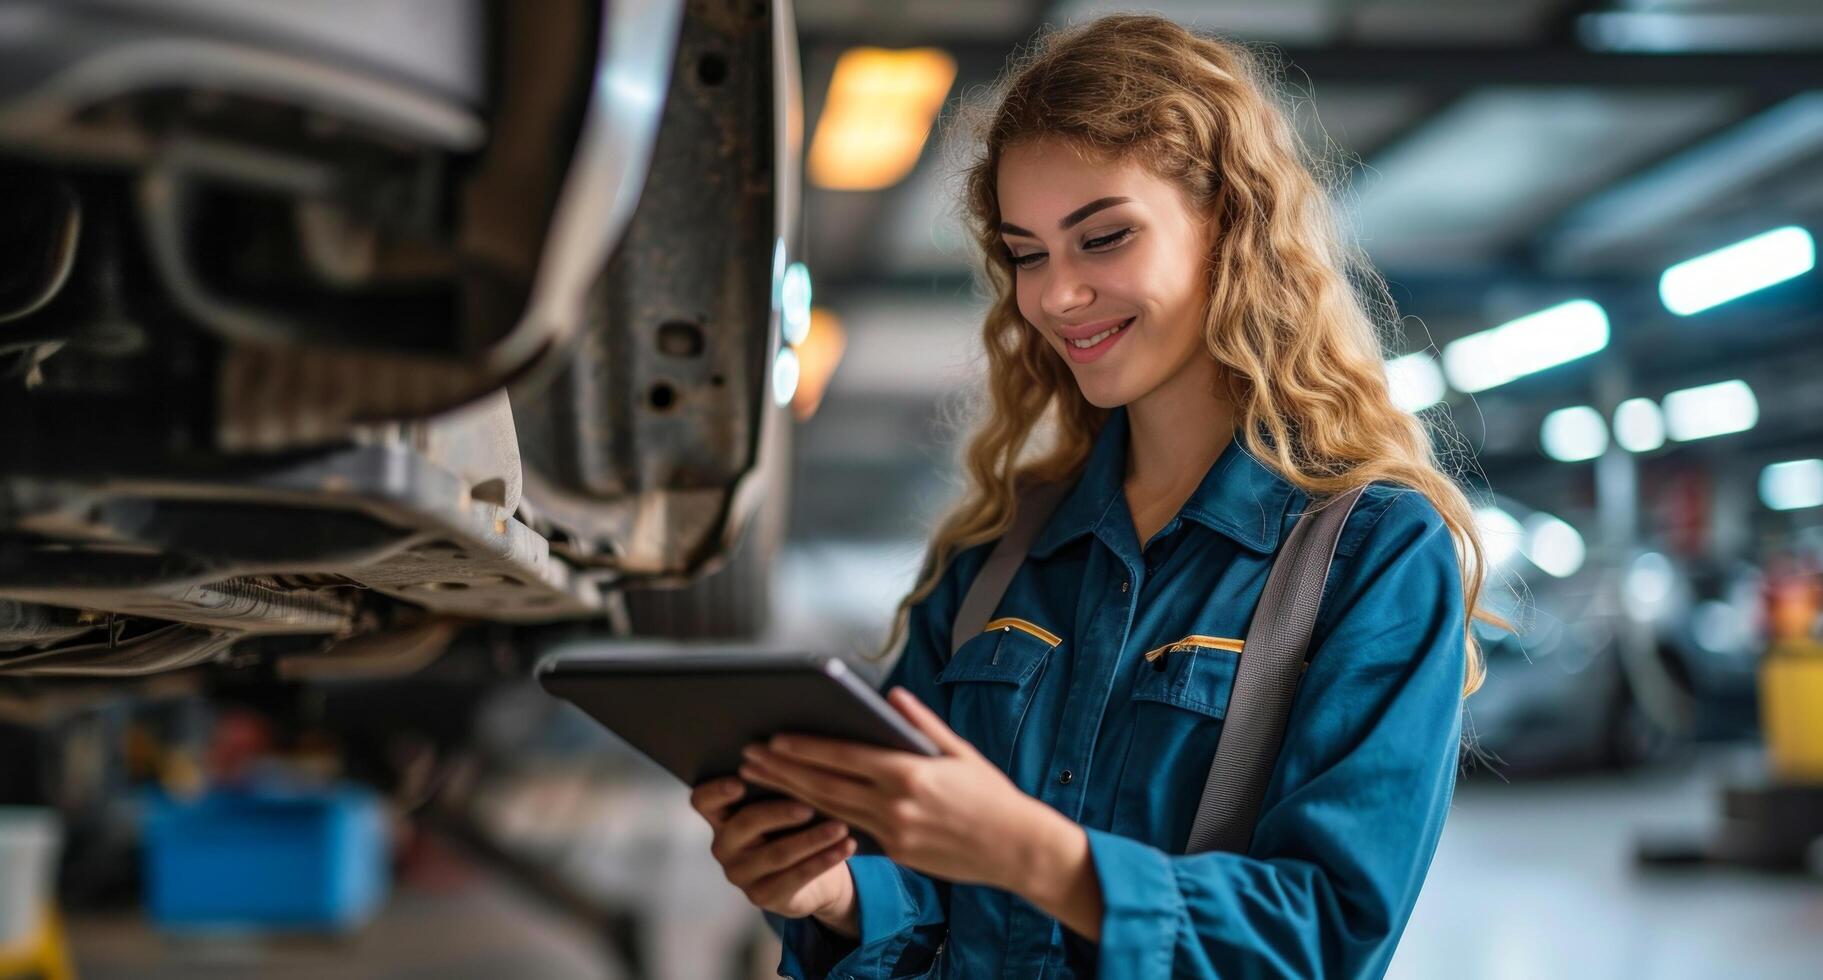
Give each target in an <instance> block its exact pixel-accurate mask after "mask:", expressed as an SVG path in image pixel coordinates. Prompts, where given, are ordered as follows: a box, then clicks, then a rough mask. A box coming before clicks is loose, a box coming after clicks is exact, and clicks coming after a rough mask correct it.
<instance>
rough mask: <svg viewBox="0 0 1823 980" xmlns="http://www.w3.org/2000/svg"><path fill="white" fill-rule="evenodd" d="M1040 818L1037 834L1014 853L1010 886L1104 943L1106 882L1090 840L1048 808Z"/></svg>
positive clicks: (1034, 829)
mask: <svg viewBox="0 0 1823 980" xmlns="http://www.w3.org/2000/svg"><path fill="white" fill-rule="evenodd" d="M1033 802H1037V801H1033ZM1035 813H1036V818H1035V819H1034V820H1033V822H1032V823H1031V824H1030V826H1031V828H1032V831H1031V833H1030V834H1027V835H1022V838H1023V839H1021V840H1019V841H1017V842H1016V844H1017V846H1015V847H1013V848H1011V851H1012V853H1013V856H1014V860H1013V864H1012V868H1011V873H1010V875H1009V878H1010V880H1009V881H1008V882H1007V883H1006V884H1005V886H1004V887H1006V889H1007V890H1008V891H1011V892H1013V893H1014V894H1016V895H1018V896H1020V897H1021V898H1024V899H1025V900H1026V901H1028V902H1031V903H1032V904H1033V905H1036V906H1038V907H1039V908H1041V909H1043V910H1044V911H1045V913H1046V914H1047V915H1049V916H1051V917H1052V918H1054V919H1056V920H1057V921H1059V922H1061V923H1063V925H1064V927H1065V928H1067V929H1069V930H1071V931H1072V932H1075V933H1076V934H1077V935H1079V936H1082V937H1083V938H1084V939H1088V940H1090V941H1099V940H1100V939H1101V917H1102V903H1101V882H1100V881H1099V880H1098V879H1097V878H1096V876H1095V863H1094V861H1093V860H1092V859H1091V858H1090V855H1089V835H1088V834H1087V833H1084V832H1083V829H1082V827H1081V826H1079V825H1078V824H1077V823H1076V822H1075V821H1074V820H1071V819H1070V818H1068V817H1066V816H1064V815H1063V814H1061V813H1058V812H1057V811H1056V810H1054V809H1052V808H1051V807H1048V806H1045V805H1043V804H1042V803H1040V804H1039V805H1038V806H1037V807H1036V808H1035Z"/></svg>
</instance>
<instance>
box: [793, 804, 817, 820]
mask: <svg viewBox="0 0 1823 980" xmlns="http://www.w3.org/2000/svg"><path fill="white" fill-rule="evenodd" d="M815 813H816V811H815V810H812V809H811V808H809V807H807V806H804V805H802V804H799V805H798V806H794V807H792V808H791V818H792V819H793V820H809V819H810V818H811V817H812V816H813V815H815Z"/></svg>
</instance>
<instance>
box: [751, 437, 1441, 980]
mask: <svg viewBox="0 0 1823 980" xmlns="http://www.w3.org/2000/svg"><path fill="white" fill-rule="evenodd" d="M1127 441H1128V422H1127V417H1126V413H1125V411H1124V410H1116V411H1114V412H1113V413H1111V415H1110V416H1109V418H1108V421H1107V423H1106V424H1105V425H1104V426H1103V429H1102V431H1101V433H1100V434H1099V435H1098V436H1097V438H1096V443H1095V446H1094V449H1093V451H1092V453H1091V455H1090V458H1089V461H1088V463H1087V466H1086V468H1085V470H1084V472H1083V475H1082V477H1081V478H1080V480H1079V481H1078V483H1077V485H1076V486H1075V487H1074V488H1073V489H1072V490H1071V491H1070V493H1069V495H1068V496H1066V497H1065V499H1064V502H1063V503H1062V504H1061V505H1060V506H1059V507H1058V509H1057V511H1056V512H1055V513H1054V514H1053V515H1052V517H1051V519H1050V520H1049V522H1048V523H1047V524H1046V525H1045V528H1044V530H1043V531H1042V532H1041V533H1040V534H1039V536H1038V537H1037V539H1036V540H1035V541H1034V543H1033V544H1032V546H1031V549H1030V551H1029V553H1028V555H1027V557H1026V560H1025V563H1024V564H1023V565H1022V566H1021V568H1020V570H1019V572H1018V574H1017V575H1016V576H1015V577H1014V579H1013V581H1012V583H1011V584H1010V585H1009V587H1008V589H1007V591H1006V594H1005V597H1004V599H1003V600H1002V601H1001V603H1000V605H999V607H998V608H997V609H996V611H995V615H994V618H993V620H992V621H990V623H989V628H988V629H987V630H985V631H983V632H982V633H980V634H979V635H977V636H975V637H972V638H970V639H969V640H968V641H967V642H966V643H965V644H963V646H962V647H961V648H960V649H959V650H958V651H956V653H955V655H954V656H951V655H950V649H951V644H950V629H951V621H952V619H953V617H954V615H955V612H956V609H957V606H958V605H959V604H960V602H961V600H962V596H963V595H964V594H965V593H966V592H967V590H968V587H969V583H970V582H971V581H972V580H973V578H974V576H975V574H976V573H977V572H979V571H980V569H981V567H982V565H983V563H984V562H985V561H986V558H987V553H988V550H989V549H990V548H991V546H992V545H991V543H989V544H983V545H980V546H978V547H975V548H971V549H967V550H965V551H963V552H962V553H960V554H959V555H958V556H957V557H956V558H955V560H954V561H953V562H952V563H951V565H950V567H949V568H948V570H947V571H946V572H945V574H944V576H943V578H942V580H941V582H940V584H939V585H938V587H937V588H936V590H935V591H934V592H933V593H931V595H930V596H929V597H928V598H926V599H925V600H924V601H923V602H921V603H919V604H917V605H916V606H914V607H913V609H912V610H911V620H910V633H909V637H908V639H907V643H906V646H905V650H904V653H903V654H902V656H901V658H900V660H899V661H898V663H896V664H895V665H894V666H893V668H892V670H891V672H890V673H889V675H888V677H887V678H886V681H885V685H884V686H888V687H889V686H891V685H895V684H898V685H903V686H905V687H906V688H908V689H910V690H911V691H912V693H914V694H916V695H917V696H918V697H919V698H920V699H922V700H923V701H924V703H926V704H928V705H930V706H931V707H932V708H933V709H934V710H935V711H936V712H937V713H938V714H940V715H942V716H943V717H944V718H945V719H946V720H947V721H948V723H949V725H950V726H951V727H952V728H954V729H955V730H956V731H957V732H959V733H960V734H961V735H962V736H963V737H965V738H967V739H968V740H969V741H970V742H971V743H973V744H974V745H975V746H976V747H978V748H979V749H980V750H981V751H982V752H983V753H984V754H985V755H986V756H987V758H989V759H991V760H992V761H993V762H994V763H995V764H996V765H998V766H999V767H1000V768H1002V769H1003V770H1005V771H1006V773H1007V774H1008V775H1009V776H1010V777H1012V779H1013V781H1014V782H1015V783H1016V784H1017V785H1018V786H1019V788H1020V789H1021V790H1023V791H1024V792H1026V793H1029V794H1031V795H1032V796H1035V797H1037V798H1038V799H1041V800H1043V801H1044V802H1046V803H1048V804H1050V805H1051V806H1052V807H1054V808H1056V809H1057V810H1058V811H1060V812H1061V813H1063V814H1064V815H1066V816H1068V817H1069V818H1070V819H1072V820H1075V821H1076V822H1078V823H1080V824H1081V825H1082V826H1083V827H1084V828H1085V829H1086V830H1087V833H1088V838H1089V848H1090V852H1091V855H1092V860H1093V864H1094V868H1095V872H1096V875H1097V877H1098V879H1099V882H1100V888H1101V896H1102V903H1103V906H1104V912H1103V915H1102V920H1101V938H1100V941H1099V942H1090V941H1088V940H1085V939H1083V938H1082V937H1081V936H1079V935H1077V934H1076V933H1074V932H1073V931H1071V930H1068V929H1065V928H1063V927H1062V926H1061V925H1060V924H1059V923H1058V922H1057V921H1056V920H1055V919H1052V918H1050V917H1049V916H1047V915H1045V914H1044V913H1043V912H1042V911H1040V910H1039V909H1038V908H1037V907H1036V906H1034V905H1032V904H1031V903H1029V902H1027V901H1025V900H1024V899H1022V898H1020V897H1019V896H1017V895H1014V894H1012V893H1009V892H1006V891H1002V890H999V889H996V888H990V887H985V886H981V885H968V884H952V883H950V882H947V881H943V880H940V879H936V878H932V877H929V876H927V875H924V874H921V873H918V872H915V871H911V870H909V869H906V868H903V867H900V866H899V865H897V864H895V863H893V862H892V861H891V860H889V859H888V858H885V857H880V856H856V857H852V858H850V859H849V861H848V866H849V870H850V872H851V873H852V875H853V877H854V881H855V886H856V895H857V899H858V902H859V910H858V911H859V923H860V931H861V937H860V939H859V941H858V942H857V941H856V940H853V939H848V938H845V937H842V936H840V935H838V934H836V933H834V932H831V931H829V930H827V929H826V928H824V927H823V926H822V925H821V924H820V923H817V922H816V921H815V920H814V919H793V920H776V919H775V920H774V921H775V924H777V925H779V926H780V928H781V930H782V935H783V939H784V945H785V950H784V958H783V961H782V962H781V963H780V971H781V974H782V975H786V976H793V977H822V976H832V977H844V978H846V977H868V978H871V977H904V976H938V977H967V978H971V980H980V978H990V977H1000V978H1005V980H1015V978H1016V980H1050V978H1061V977H1089V976H1099V977H1101V978H1103V980H1124V978H1129V977H1131V978H1164V977H1224V978H1252V977H1362V976H1369V977H1377V976H1380V975H1381V974H1383V973H1384V972H1385V970H1386V967H1387V964H1388V962H1389V961H1390V960H1391V958H1392V955H1393V950H1394V947H1395V946H1396V945H1397V943H1398V940H1399V935H1400V933H1401V932H1402V931H1403V930H1404V928H1405V923H1406V920H1407V919H1408V918H1409V916H1410V914H1411V910H1412V906H1413V904H1414V903H1416V902H1417V900H1418V890H1419V887H1420V886H1421V885H1422V884H1423V882H1424V877H1425V872H1426V870H1427V869H1428V868H1429V866H1430V862H1431V857H1432V855H1433V854H1434V853H1435V851H1436V847H1437V840H1438V837H1439V835H1440V834H1441V833H1442V830H1443V820H1444V815H1445V814H1446V812H1447V811H1448V810H1449V806H1450V801H1451V798H1452V795H1453V793H1454V790H1455V781H1456V771H1457V762H1458V749H1459V739H1460V736H1461V730H1462V729H1461V716H1462V685H1463V672H1464V662H1465V648H1464V644H1463V605H1462V587H1461V581H1460V578H1459V571H1458V569H1459V565H1458V559H1457V555H1456V550H1455V545H1454V543H1453V540H1452V538H1451V536H1450V534H1449V533H1448V529H1447V527H1446V526H1445V525H1444V523H1443V521H1442V518H1441V517H1439V515H1438V513H1437V511H1436V510H1435V508H1433V507H1432V506H1431V505H1430V503H1429V502H1428V501H1427V500H1426V499H1425V498H1424V497H1423V496H1422V495H1421V494H1419V493H1417V492H1414V491H1412V490H1409V489H1404V488H1398V487H1393V486H1387V485H1379V484H1376V485H1373V486H1370V487H1369V488H1368V489H1367V491H1366V492H1365V493H1364V494H1363V495H1362V498H1361V500H1360V502H1359V503H1358V504H1357V506H1356V509H1355V511H1354V513H1353V514H1352V515H1351V516H1350V517H1349V519H1348V521H1347V523H1346V524H1345V525H1344V527H1343V530H1342V535H1341V538H1340V541H1339V542H1338V545H1337V550H1336V559H1335V562H1334V564H1333V566H1332V567H1331V572H1330V577H1329V582H1328V588H1327V592H1326V594H1325V598H1324V602H1323V606H1322V610H1321V612H1320V614H1319V617H1318V620H1317V624H1316V630H1315V633H1314V634H1313V636H1312V640H1311V648H1310V649H1311V653H1310V663H1309V666H1308V669H1307V670H1306V672H1305V675H1304V678H1303V680H1302V681H1301V683H1300V684H1299V686H1298V690H1297V695H1296V700H1295V702H1294V703H1293V705H1292V709H1291V714H1290V716H1289V718H1288V720H1287V725H1286V731H1285V740H1284V746H1283V749H1282V751H1281V754H1280V757H1279V761H1278V766H1277V769H1276V770H1275V773H1274V775H1273V778H1272V781H1271V784H1270V785H1269V786H1268V787H1267V790H1266V795H1265V799H1264V801H1263V804H1262V807H1261V811H1260V818H1259V822H1258V824H1257V826H1256V830H1255V833H1254V837H1253V843H1252V846H1251V847H1250V848H1249V849H1248V851H1247V853H1246V854H1233V853H1203V854H1194V855H1186V854H1185V853H1184V848H1185V842H1186V841H1187V840H1188V837H1189V832H1190V824H1191V822H1192V820H1193V819H1194V817H1195V814H1196V808H1197V801H1198V799H1199V798H1200V797H1201V794H1202V788H1203V783H1204V780H1205V778H1206V776H1207V775H1208V770H1209V762H1210V760H1211V759H1212V758H1213V757H1214V756H1215V747H1216V743H1217V742H1218V741H1219V740H1220V739H1221V735H1222V717H1223V715H1224V714H1225V713H1226V712H1227V708H1228V700H1229V695H1230V693H1231V692H1232V690H1233V687H1234V677H1235V667H1236V664H1237V662H1238V659H1239V657H1240V656H1241V655H1242V654H1241V653H1240V648H1241V646H1242V640H1243V638H1244V637H1245V636H1246V633H1247V626H1248V623H1249V621H1250V620H1251V618H1252V616H1253V612H1254V606H1255V605H1256V604H1257V603H1258V601H1259V598H1260V593H1261V592H1262V590H1263V589H1264V587H1265V584H1266V574H1267V571H1268V570H1269V569H1270V568H1271V565H1272V561H1273V556H1274V552H1275V551H1276V550H1277V549H1278V547H1279V543H1280V542H1281V541H1283V540H1284V539H1285V537H1286V535H1287V533H1288V532H1289V530H1290V528H1291V526H1292V525H1293V524H1294V523H1295V521H1296V520H1297V518H1298V516H1299V514H1300V513H1301V511H1302V510H1303V508H1304V505H1305V504H1306V502H1307V500H1308V498H1307V497H1306V495H1305V494H1304V493H1303V492H1302V491H1299V490H1298V489H1296V488H1295V487H1294V486H1292V485H1291V484H1290V483H1288V482H1286V481H1285V480H1284V479H1283V478H1281V477H1279V476H1278V475H1277V474H1275V473H1274V472H1272V471H1271V470H1270V469H1269V468H1267V467H1266V466H1265V465H1263V464H1262V463H1261V462H1260V461H1259V460H1257V459H1255V458H1254V457H1253V456H1252V455H1251V454H1249V453H1248V452H1246V450H1245V449H1244V448H1242V446H1241V445H1240V443H1239V442H1238V441H1235V442H1233V443H1231V444H1230V445H1229V446H1228V448H1227V449H1226V450H1225V451H1224V452H1223V453H1222V455H1221V457H1220V458H1219V459H1217V460H1216V461H1215V463H1214V464H1213V465H1212V466H1211V467H1210V469H1209V471H1208V474H1207V475H1206V476H1205V477H1204V478H1203V480H1202V482H1201V484H1200V485H1199V486H1198V487H1197V489H1196V491H1195V493H1193V494H1192V495H1191V496H1190V498H1189V499H1188V500H1187V501H1185V503H1184V505H1183V507H1182V509H1181V510H1179V512H1178V513H1177V515H1176V516H1175V517H1173V518H1172V519H1171V520H1170V521H1169V522H1168V523H1167V524H1165V525H1164V527H1163V528H1161V529H1160V530H1159V531H1158V533H1157V534H1155V535H1153V536H1152V539H1151V540H1150V541H1147V542H1146V543H1145V544H1144V546H1142V545H1141V544H1140V542H1139V541H1138V540H1137V538H1136V535H1135V531H1134V527H1133V520H1132V517H1131V515H1130V513H1129V511H1128V507H1127V501H1126V495H1125V493H1124V491H1123V489H1122V486H1123V482H1124V479H1123V478H1124V473H1125V468H1126V459H1127Z"/></svg>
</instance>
